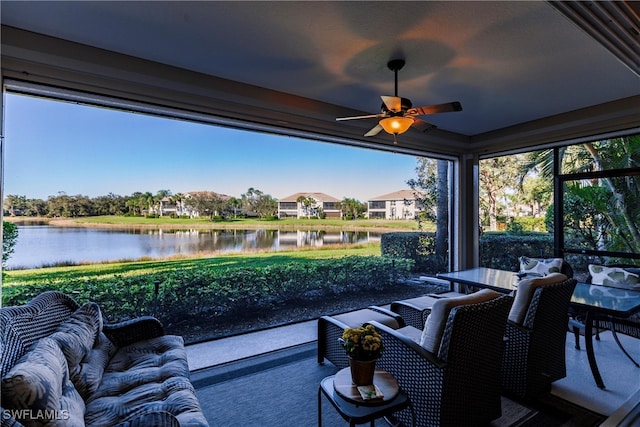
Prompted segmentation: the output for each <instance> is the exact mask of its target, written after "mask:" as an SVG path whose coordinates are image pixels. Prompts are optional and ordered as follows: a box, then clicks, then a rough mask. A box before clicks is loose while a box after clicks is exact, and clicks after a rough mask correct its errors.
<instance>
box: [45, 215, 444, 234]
mask: <svg viewBox="0 0 640 427" xmlns="http://www.w3.org/2000/svg"><path fill="white" fill-rule="evenodd" d="M54 222H55V223H56V224H57V223H61V224H62V223H65V222H69V223H73V224H76V225H89V226H90V225H114V226H118V225H122V226H127V227H131V226H144V227H148V226H158V227H175V228H184V227H192V226H197V227H206V228H273V229H276V228H289V229H295V228H318V229H321V228H341V229H346V230H354V229H384V230H417V229H418V222H417V221H415V220H385V219H358V220H353V221H343V220H340V219H313V218H312V219H306V218H301V219H295V218H287V219H277V220H272V221H268V220H260V219H257V218H235V219H233V218H232V219H228V220H224V221H209V220H208V219H202V218H185V219H183V218H170V217H161V218H143V217H126V216H96V217H86V218H73V219H55V220H54ZM423 228H425V231H433V227H432V226H431V225H430V224H425V225H423Z"/></svg>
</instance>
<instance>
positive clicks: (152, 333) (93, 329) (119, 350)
mask: <svg viewBox="0 0 640 427" xmlns="http://www.w3.org/2000/svg"><path fill="white" fill-rule="evenodd" d="M0 318H1V323H0V349H1V350H2V360H1V362H0V369H1V371H0V372H1V374H2V406H3V407H2V408H0V409H1V410H2V415H3V416H2V426H21V425H26V426H38V425H46V426H55V425H60V426H67V427H71V426H84V425H87V426H120V427H129V426H149V425H161V426H207V425H208V423H207V421H206V419H205V418H204V415H203V414H202V411H201V409H200V404H199V402H198V400H197V398H196V394H195V390H194V388H193V386H192V384H191V382H190V381H189V368H188V365H187V358H186V352H185V349H184V343H183V340H182V338H181V337H179V336H173V335H165V334H164V331H163V328H162V325H161V324H160V322H158V321H157V320H156V319H154V318H152V317H142V318H138V319H133V320H130V321H126V322H123V323H119V324H114V325H107V324H103V320H102V314H101V312H100V308H99V306H98V305H97V304H95V303H87V304H84V305H82V306H79V305H78V304H77V303H76V302H75V301H74V300H73V299H72V298H70V297H69V296H67V295H65V294H62V293H59V292H53V291H49V292H44V293H42V294H40V295H38V296H37V297H35V298H34V299H32V300H31V301H30V302H29V303H28V304H26V305H24V306H15V307H4V308H2V309H1V310H0Z"/></svg>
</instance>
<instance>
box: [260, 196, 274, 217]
mask: <svg viewBox="0 0 640 427" xmlns="http://www.w3.org/2000/svg"><path fill="white" fill-rule="evenodd" d="M256 212H257V214H258V217H259V218H261V219H262V218H269V217H275V216H276V215H277V214H278V201H277V200H276V199H274V198H273V197H271V196H270V195H269V194H262V195H260V197H258V200H257V203H256Z"/></svg>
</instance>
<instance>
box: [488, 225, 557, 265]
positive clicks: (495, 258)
mask: <svg viewBox="0 0 640 427" xmlns="http://www.w3.org/2000/svg"><path fill="white" fill-rule="evenodd" d="M520 256H529V257H536V258H551V257H553V235H552V234H547V233H532V232H530V233H522V234H510V233H493V232H487V233H484V234H483V235H482V236H481V237H480V265H481V266H483V267H489V268H498V269H501V270H510V271H516V270H517V269H518V266H519V264H518V257H520Z"/></svg>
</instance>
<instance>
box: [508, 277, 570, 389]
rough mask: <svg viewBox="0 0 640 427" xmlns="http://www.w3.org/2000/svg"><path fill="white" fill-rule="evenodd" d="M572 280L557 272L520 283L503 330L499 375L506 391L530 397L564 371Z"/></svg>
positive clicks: (563, 374)
mask: <svg viewBox="0 0 640 427" xmlns="http://www.w3.org/2000/svg"><path fill="white" fill-rule="evenodd" d="M576 284H577V281H576V280H575V279H573V278H568V277H567V276H565V275H564V274H561V273H552V274H549V275H547V276H545V277H541V278H532V279H524V280H521V281H520V282H519V284H518V288H517V291H516V295H515V301H514V303H513V306H512V308H511V311H510V313H509V319H508V321H507V325H506V331H505V351H504V357H503V360H502V376H501V382H502V389H503V392H505V394H508V395H512V396H515V397H520V398H529V397H535V396H538V395H540V394H543V393H545V392H547V391H549V390H550V388H551V383H552V382H554V381H557V380H559V379H561V378H564V377H565V376H566V375H567V371H566V359H565V344H566V339H567V324H568V320H569V303H570V301H571V296H572V294H573V290H574V289H575V287H576Z"/></svg>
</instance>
